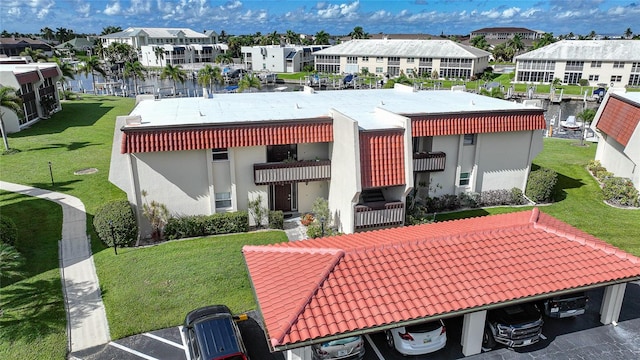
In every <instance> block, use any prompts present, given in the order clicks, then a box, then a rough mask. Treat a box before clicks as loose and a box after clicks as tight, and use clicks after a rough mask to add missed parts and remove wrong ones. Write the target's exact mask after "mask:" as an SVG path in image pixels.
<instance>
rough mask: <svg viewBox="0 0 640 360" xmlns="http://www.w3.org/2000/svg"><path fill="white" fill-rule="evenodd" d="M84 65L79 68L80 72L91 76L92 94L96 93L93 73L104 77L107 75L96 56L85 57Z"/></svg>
mask: <svg viewBox="0 0 640 360" xmlns="http://www.w3.org/2000/svg"><path fill="white" fill-rule="evenodd" d="M82 60H83V62H84V65H83V66H82V67H81V68H80V72H81V73H83V74H85V75H88V74H91V82H92V83H93V93H94V94H95V93H96V77H95V75H94V73H96V72H97V73H98V74H100V75H102V76H104V77H106V76H107V73H106V72H105V71H104V69H103V68H102V64H101V63H100V59H99V58H98V57H97V56H95V55H94V56H85V57H84V58H83V59H82Z"/></svg>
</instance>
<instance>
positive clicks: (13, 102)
mask: <svg viewBox="0 0 640 360" xmlns="http://www.w3.org/2000/svg"><path fill="white" fill-rule="evenodd" d="M2 108H7V109H9V110H11V111H13V112H15V113H16V114H17V115H18V116H22V99H21V98H20V97H19V96H18V95H17V94H16V89H14V88H12V87H9V86H2V87H0V131H2V141H3V142H4V149H5V151H9V150H10V149H9V140H8V139H7V130H6V129H5V127H4V111H3V110H2Z"/></svg>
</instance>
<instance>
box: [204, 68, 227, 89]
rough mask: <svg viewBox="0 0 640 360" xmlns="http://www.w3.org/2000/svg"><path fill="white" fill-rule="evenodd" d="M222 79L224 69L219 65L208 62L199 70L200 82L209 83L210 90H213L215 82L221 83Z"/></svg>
mask: <svg viewBox="0 0 640 360" xmlns="http://www.w3.org/2000/svg"><path fill="white" fill-rule="evenodd" d="M222 80H223V79H222V71H221V70H220V68H219V67H217V66H215V67H214V66H211V65H209V64H207V65H205V66H204V67H203V68H202V69H200V70H199V71H198V84H200V85H202V86H206V85H209V91H210V92H213V83H220V82H222Z"/></svg>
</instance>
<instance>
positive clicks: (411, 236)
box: [243, 208, 640, 350]
mask: <svg viewBox="0 0 640 360" xmlns="http://www.w3.org/2000/svg"><path fill="white" fill-rule="evenodd" d="M243 253H244V257H245V261H246V264H247V267H248V270H249V274H250V277H251V280H252V284H253V287H254V290H255V294H256V297H257V300H258V303H259V306H260V309H261V312H262V315H263V318H264V322H265V327H266V331H267V334H268V338H269V340H270V342H271V346H272V347H273V348H274V349H276V350H283V349H286V348H293V347H297V346H302V345H305V344H307V343H309V342H315V341H318V340H320V339H322V338H326V337H329V336H334V335H340V334H344V333H349V332H354V331H363V332H367V331H370V332H372V331H375V330H377V329H379V328H380V327H384V326H389V325H391V324H397V323H403V322H410V321H412V320H413V321H415V320H420V319H426V318H430V317H437V316H446V315H447V314H449V315H452V314H456V313H458V314H459V313H461V312H470V311H477V310H481V309H483V308H486V307H488V306H490V305H492V304H499V303H505V302H510V301H518V300H519V299H524V298H527V297H532V296H541V295H544V294H553V293H556V292H562V291H566V290H570V289H579V288H585V287H592V286H596V285H598V284H602V285H604V284H609V283H614V282H626V281H631V280H635V279H638V278H640V259H639V258H637V257H635V256H633V255H630V254H628V253H625V252H624V251H622V250H620V249H617V248H615V247H613V246H611V245H609V244H607V243H605V242H603V241H601V240H599V239H597V238H595V237H593V236H591V235H589V234H587V233H585V232H583V231H581V230H578V229H576V228H574V227H572V226H570V225H568V224H566V223H564V222H562V221H560V220H557V219H555V218H553V217H551V216H549V215H546V214H544V213H541V212H539V210H538V209H537V208H536V209H533V210H532V211H525V212H517V213H511V214H502V215H492V216H486V217H478V218H470V219H462V220H453V221H446V222H440V223H433V224H425V225H417V226H410V227H403V228H394V229H385V230H377V231H371V232H365V233H357V234H351V235H345V236H334V237H328V238H322V239H315V240H304V241H297V242H289V243H282V244H275V245H269V246H245V247H244V248H243Z"/></svg>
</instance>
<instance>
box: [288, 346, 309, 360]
mask: <svg viewBox="0 0 640 360" xmlns="http://www.w3.org/2000/svg"><path fill="white" fill-rule="evenodd" d="M311 351H312V350H311V346H305V347H302V348H297V349H292V350H287V351H286V352H285V359H286V360H312V355H311Z"/></svg>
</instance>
